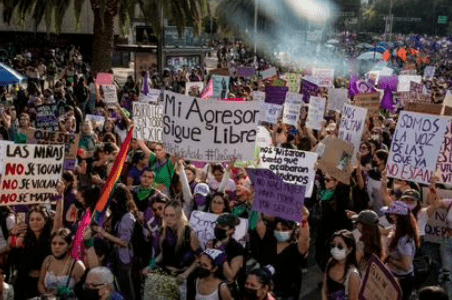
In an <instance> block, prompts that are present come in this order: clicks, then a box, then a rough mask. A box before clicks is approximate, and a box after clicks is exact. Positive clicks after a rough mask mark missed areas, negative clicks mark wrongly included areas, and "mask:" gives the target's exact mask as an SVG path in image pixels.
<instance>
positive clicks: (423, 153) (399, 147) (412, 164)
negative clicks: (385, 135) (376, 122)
mask: <svg viewBox="0 0 452 300" xmlns="http://www.w3.org/2000/svg"><path fill="white" fill-rule="evenodd" d="M448 122H449V120H448V118H445V117H440V116H434V115H427V114H421V113H415V112H408V111H401V113H400V115H399V121H398V122H397V128H396V130H395V132H394V137H393V139H392V144H391V151H390V152H389V157H388V162H387V166H386V169H387V170H388V176H389V177H393V178H398V179H402V180H407V181H415V182H419V183H426V184H429V183H430V180H431V177H432V174H434V173H435V171H436V163H437V161H438V155H439V153H440V150H441V144H442V142H443V139H444V134H445V133H446V128H447V124H448Z"/></svg>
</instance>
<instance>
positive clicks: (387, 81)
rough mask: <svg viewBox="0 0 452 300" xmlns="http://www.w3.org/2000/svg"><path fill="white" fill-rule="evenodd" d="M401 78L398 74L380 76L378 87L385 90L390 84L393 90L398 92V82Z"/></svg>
mask: <svg viewBox="0 0 452 300" xmlns="http://www.w3.org/2000/svg"><path fill="white" fill-rule="evenodd" d="M398 82H399V79H398V77H397V76H380V78H379V79H378V88H379V89H381V90H385V89H386V86H389V88H390V89H391V91H392V92H397V83H398Z"/></svg>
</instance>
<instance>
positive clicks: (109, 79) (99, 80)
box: [96, 73, 114, 85]
mask: <svg viewBox="0 0 452 300" xmlns="http://www.w3.org/2000/svg"><path fill="white" fill-rule="evenodd" d="M113 81H114V78H113V74H110V73H98V74H97V77H96V84H97V85H104V84H113Z"/></svg>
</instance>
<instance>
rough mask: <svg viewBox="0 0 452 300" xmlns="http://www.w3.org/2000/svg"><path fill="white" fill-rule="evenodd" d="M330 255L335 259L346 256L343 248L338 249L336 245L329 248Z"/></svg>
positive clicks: (341, 258)
mask: <svg viewBox="0 0 452 300" xmlns="http://www.w3.org/2000/svg"><path fill="white" fill-rule="evenodd" d="M331 255H332V256H333V258H334V259H335V260H343V259H345V258H346V257H347V253H346V251H345V249H342V250H339V249H338V248H337V247H334V248H331Z"/></svg>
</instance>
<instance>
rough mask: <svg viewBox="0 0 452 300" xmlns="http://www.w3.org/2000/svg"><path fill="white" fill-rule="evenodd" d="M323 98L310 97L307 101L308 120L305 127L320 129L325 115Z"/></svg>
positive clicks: (324, 100)
mask: <svg viewBox="0 0 452 300" xmlns="http://www.w3.org/2000/svg"><path fill="white" fill-rule="evenodd" d="M325 102H326V99H325V98H320V97H315V96H311V100H310V101H309V109H308V118H307V119H306V127H308V128H312V129H315V130H321V129H322V121H323V116H324V114H325Z"/></svg>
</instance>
